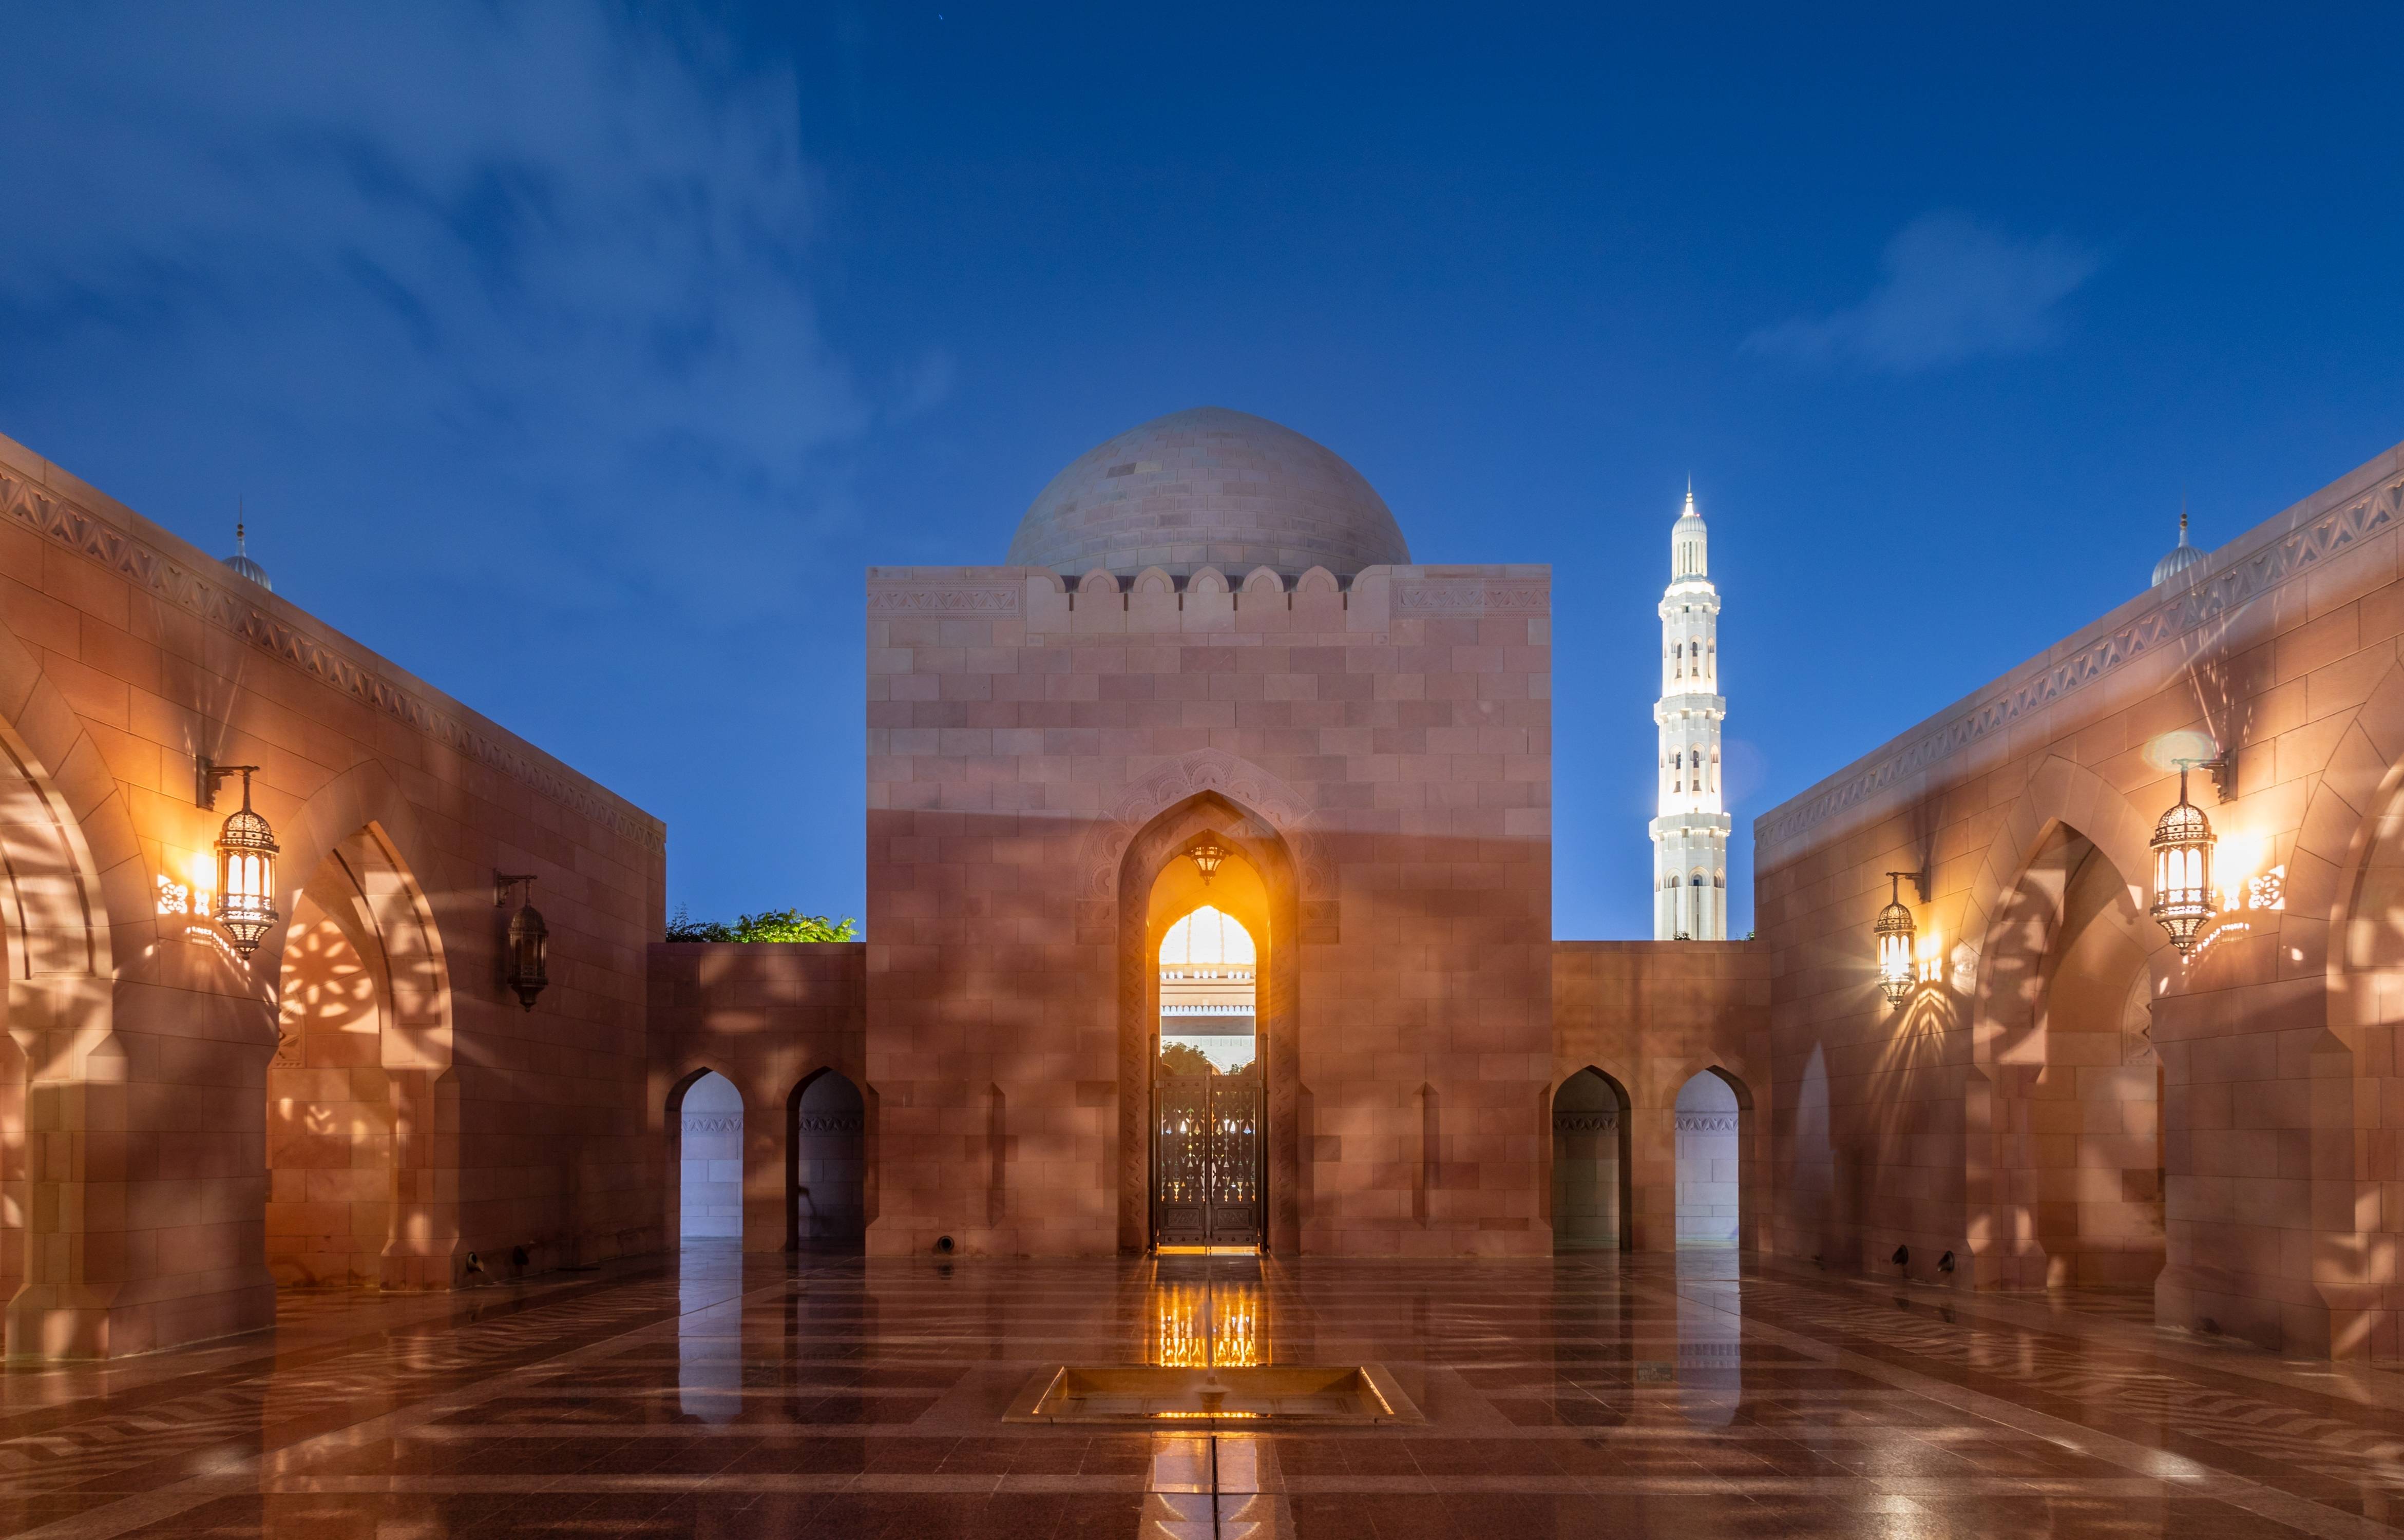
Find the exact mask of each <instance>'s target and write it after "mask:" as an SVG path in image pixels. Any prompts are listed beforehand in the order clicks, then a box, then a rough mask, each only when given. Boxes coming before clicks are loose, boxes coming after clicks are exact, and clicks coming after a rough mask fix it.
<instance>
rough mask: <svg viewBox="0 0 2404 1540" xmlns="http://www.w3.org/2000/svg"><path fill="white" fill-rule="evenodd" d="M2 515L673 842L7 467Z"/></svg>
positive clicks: (339, 685)
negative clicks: (47, 491) (12, 472)
mask: <svg viewBox="0 0 2404 1540" xmlns="http://www.w3.org/2000/svg"><path fill="white" fill-rule="evenodd" d="M0 518H5V519H7V520H10V521H12V522H15V523H18V524H21V525H23V526H24V527H25V528H27V529H30V530H32V531H34V532H35V534H39V535H40V536H42V537H43V538H44V539H46V540H49V541H52V542H54V543H56V544H58V545H61V546H63V547H65V548H68V549H69V550H72V551H74V552H76V553H77V555H79V556H81V557H83V558H85V559H86V560H87V561H91V562H97V563H98V564H99V565H101V566H102V567H104V568H105V569H107V570H108V571H109V572H110V573H112V574H114V575H115V576H119V577H122V578H125V579H126V580H128V581H130V582H132V583H133V584H134V585H136V586H137V587H139V588H141V589H143V590H146V591H147V592H148V593H149V594H151V595H152V596H153V597H154V598H157V599H161V600H163V601H165V602H166V603H168V604H174V605H175V607H176V608H178V609H181V610H184V611H186V612H187V613H189V614H192V615H197V616H199V617H201V618H203V620H206V621H208V622H210V623H211V624H213V625H216V626H218V627H221V628H223V629H224V630H226V631H231V632H232V633H233V634H235V635H236V636H239V637H241V638H243V639H244V640H245V641H246V642H248V643H250V644H251V645H254V646H256V647H258V648H259V649H260V650H261V651H263V652H267V653H272V654H273V655H274V656H275V657H277V658H279V659H283V660H284V661H285V662H287V663H290V664H292V665H293V666H294V667H296V668H298V669H300V670H301V671H302V672H303V673H309V674H311V675H314V677H315V678H316V679H317V680H319V681H320V682H321V683H323V684H325V685H327V686H328V687H331V688H333V689H336V690H339V691H341V692H342V694H344V695H347V696H349V697H350V698H351V699H353V700H355V701H360V702H362V703H364V704H366V705H369V706H371V707H373V708H374V709H376V710H377V711H380V712H382V713H384V715H387V716H390V717H392V718H393V719H395V720H396V721H400V722H405V723H407V724H409V726H411V727H412V728H416V729H417V730H418V731H420V732H422V733H425V734H426V736H428V737H430V738H432V739H434V740H435V741H436V742H440V743H441V744H443V745H444V746H445V747H447V748H451V749H454V750H456V751H458V752H459V753H462V754H465V755H467V756H468V757H470V758H472V759H474V760H476V761H477V762H478V763H479V764H482V765H485V766H488V767H490V768H491V769H493V770H499V771H500V772H501V773H503V774H505V775H508V776H510V778H511V779H513V780H516V781H519V782H522V783H524V784H526V785H528V786H531V787H533V788H534V789H535V790H536V791H537V792H539V793H540V794H541V795H543V796H544V797H547V798H551V799H552V801H554V802H558V803H560V804H561V805H563V806H565V807H568V808H572V809H574V810H575V811H576V812H579V813H580V814H582V815H583V816H585V817H587V818H590V819H592V820H594V822H595V823H599V824H602V825H606V826H608V827H609V828H610V829H612V830H614V831H615V832H616V833H617V834H618V835H619V836H620V837H622V838H623V839H632V840H635V841H636V842H638V843H640V844H643V845H645V846H648V847H649V848H650V849H652V850H660V849H664V848H665V846H666V844H667V825H664V824H663V823H661V822H660V821H659V820H658V819H656V818H652V817H650V816H649V815H648V814H645V813H641V812H636V810H635V809H634V808H632V807H630V806H628V805H626V804H623V803H621V802H619V801H617V800H616V799H615V798H611V797H609V796H608V794H607V793H605V792H603V791H601V790H600V789H599V788H598V787H595V786H593V785H591V784H589V783H581V782H580V781H579V780H578V779H577V778H576V777H573V776H571V775H569V774H567V773H566V772H565V771H564V770H558V769H554V768H553V767H552V766H551V765H548V764H545V763H544V762H542V761H541V760H540V759H538V758H537V757H535V756H533V755H531V754H527V753H524V752H522V751H521V750H519V749H517V748H515V747H513V746H511V745H510V744H509V743H506V742H502V741H501V740H499V739H497V738H495V737H493V736H492V735H490V734H488V733H483V732H480V731H478V730H477V729H476V728H473V727H471V726H469V725H468V723H467V722H465V721H463V720H462V719H460V718H459V717H457V716H454V715H451V714H450V713H449V712H446V711H444V710H442V709H441V708H440V706H438V705H436V704H435V703H434V702H432V701H426V700H423V699H421V698H420V697H419V696H417V695H416V694H415V693H414V692H412V691H411V690H408V689H405V688H403V687H401V686H399V685H398V684H396V683H394V682H393V681H392V680H390V679H386V678H384V676H382V675H381V674H378V673H375V672H374V671H373V670H371V669H369V668H367V667H365V666H363V665H361V664H360V663H358V662H356V661H355V660H353V659H351V658H349V657H347V656H345V655H344V654H343V653H342V652H341V651H339V650H337V649H336V648H335V647H333V646H332V645H329V644H328V643H327V642H325V641H324V640H322V639H320V638H318V637H315V636H313V635H311V634H310V633H309V632H307V631H302V630H301V628H299V627H298V626H295V625H293V624H292V623H291V622H290V621H288V620H286V619H284V618H282V617H279V616H275V615H273V614H270V613H269V612H267V611H265V610H262V609H260V608H259V606H258V605H256V604H251V603H250V602H249V600H248V599H247V598H246V597H245V596H244V595H243V594H242V593H240V592H239V591H237V590H235V589H234V587H233V586H232V585H231V584H229V583H224V582H220V581H218V580H217V578H216V576H214V575H209V574H203V573H202V572H199V571H196V570H194V569H193V568H191V567H189V566H187V565H185V564H184V563H183V562H178V561H176V560H175V558H173V557H171V556H169V555H167V554H166V553H165V552H163V551H161V550H158V549H156V548H153V547H151V546H150V545H149V544H147V542H145V541H143V540H141V539H139V538H137V537H136V536H134V535H133V534H128V533H127V532H125V531H124V530H121V529H119V528H118V527H117V526H116V525H115V524H112V523H110V522H109V521H108V520H105V519H102V518H100V517H98V516H97V515H94V514H92V513H90V512H87V511H86V510H84V509H82V508H79V507H77V506H75V505H74V504H72V503H68V502H65V501H63V499H61V498H58V497H54V496H52V495H51V494H50V493H46V492H44V491H42V490H41V489H39V488H38V487H35V486H33V485H31V484H30V483H28V482H26V481H25V480H24V479H21V478H20V477H16V476H12V475H9V474H8V473H7V472H6V471H0Z"/></svg>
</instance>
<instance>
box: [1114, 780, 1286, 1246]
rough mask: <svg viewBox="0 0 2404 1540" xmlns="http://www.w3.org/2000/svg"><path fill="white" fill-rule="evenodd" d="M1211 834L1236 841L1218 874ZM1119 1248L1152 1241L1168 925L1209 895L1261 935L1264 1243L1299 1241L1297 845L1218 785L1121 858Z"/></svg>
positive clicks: (1164, 817) (1167, 815)
mask: <svg viewBox="0 0 2404 1540" xmlns="http://www.w3.org/2000/svg"><path fill="white" fill-rule="evenodd" d="M1204 839H1213V840H1216V841H1217V842H1218V844H1219V845H1221V846H1222V847H1223V848H1224V849H1225V850H1226V851H1227V857H1226V859H1225V861H1224V862H1223V864H1222V865H1221V866H1220V867H1219V870H1218V872H1217V874H1216V875H1215V876H1214V877H1213V878H1212V879H1211V880H1210V881H1209V882H1207V883H1206V882H1205V881H1203V880H1202V875H1201V871H1200V868H1199V867H1196V866H1195V863H1194V861H1193V860H1192V859H1191V858H1190V857H1189V856H1188V855H1187V854H1186V852H1188V851H1189V850H1192V849H1193V848H1194V847H1195V845H1197V844H1199V843H1201V842H1202V841H1203V840H1204ZM1117 896H1118V914H1119V923H1118V958H1119V1126H1118V1141H1119V1183H1118V1187H1119V1191H1118V1220H1119V1223H1118V1232H1119V1248H1120V1250H1122V1251H1125V1252H1140V1251H1144V1250H1147V1249H1149V1248H1150V1246H1151V1245H1152V1242H1153V1212H1152V1208H1153V1205H1152V1191H1153V1141H1152V1121H1153V1067H1154V1065H1155V1064H1156V1063H1157V1062H1158V1060H1159V1057H1160V1044H1159V1024H1160V961H1159V959H1160V948H1161V943H1162V941H1163V940H1164V939H1166V938H1167V934H1168V930H1169V927H1170V926H1172V925H1174V924H1175V923H1177V922H1178V921H1179V920H1181V919H1182V918H1184V917H1185V916H1186V915H1188V914H1191V913H1193V912H1194V911H1195V909H1201V908H1203V907H1205V906H1206V905H1207V906H1209V907H1210V908H1213V909H1219V910H1220V911H1221V912H1223V913H1224V914H1227V915H1228V916H1230V917H1232V918H1233V919H1234V920H1235V921H1236V922H1237V923H1238V924H1240V925H1241V926H1242V927H1243V928H1244V930H1245V931H1246V932H1247V933H1249V934H1250V936H1251V938H1252V943H1253V946H1254V948H1255V950H1256V953H1257V957H1258V962H1257V964H1256V971H1255V976H1254V977H1255V984H1254V1001H1253V1013H1254V1016H1253V1019H1254V1030H1255V1032H1256V1034H1257V1053H1258V1059H1257V1062H1258V1064H1259V1066H1260V1072H1261V1073H1262V1075H1264V1077H1265V1080H1264V1088H1263V1089H1264V1101H1265V1106H1266V1112H1267V1128H1266V1130H1265V1146H1266V1158H1265V1162H1264V1164H1265V1168H1266V1191H1265V1194H1264V1195H1263V1214H1264V1219H1265V1225H1264V1241H1265V1249H1266V1250H1269V1251H1273V1252H1279V1253H1283V1254H1286V1255H1289V1256H1290V1255H1293V1253H1294V1252H1296V1251H1298V1250H1299V1249H1300V1244H1301V1237H1302V1222H1301V1208H1300V1204H1299V1201H1298V1193H1297V1183H1298V1180H1299V1168H1300V1150H1301V1145H1300V1141H1299V1138H1298V1133H1299V1131H1298V1129H1297V1127H1296V1121H1295V1119H1296V1113H1297V1108H1298V1105H1299V1090H1300V1079H1301V1064H1302V1055H1301V1044H1300V1041H1299V1037H1298V1033H1299V1026H1300V1020H1301V1013H1300V1010H1299V1008H1298V1007H1299V1003H1300V1002H1299V982H1300V978H1301V971H1302V969H1301V956H1300V952H1299V950H1298V947H1297V941H1298V938H1299V936H1300V934H1301V909H1300V898H1299V884H1298V881H1297V872H1296V864H1295V861H1294V858H1293V850H1292V848H1291V847H1290V846H1289V845H1288V843H1287V841H1286V839H1285V838H1284V836H1283V835H1282V834H1280V833H1279V831H1278V829H1277V828H1276V827H1275V826H1274V825H1271V824H1270V823H1269V822H1268V821H1267V820H1266V819H1265V818H1264V817H1262V816H1261V815H1260V814H1258V813H1256V812H1253V811H1252V810H1251V809H1249V808H1247V807H1244V806H1243V805H1241V804H1240V803H1238V802H1236V801H1235V800H1233V799H1231V798H1227V797H1225V796H1223V795H1222V794H1220V793H1218V792H1215V791H1206V792H1200V793H1196V794H1195V795H1194V796H1191V797H1188V798H1184V799H1183V800H1181V801H1180V802H1178V803H1176V804H1175V805H1173V806H1171V807H1169V808H1168V809H1167V811H1165V812H1162V813H1160V814H1159V816H1157V817H1155V818H1153V820H1152V821H1151V822H1150V823H1148V824H1146V825H1144V826H1143V827H1142V828H1141V829H1140V830H1139V831H1138V832H1137V834H1136V836H1135V838H1134V839H1132V840H1131V841H1129V843H1128V845H1127V848H1126V853H1125V855H1124V856H1123V857H1122V858H1121V859H1120V862H1119V872H1118V895H1117Z"/></svg>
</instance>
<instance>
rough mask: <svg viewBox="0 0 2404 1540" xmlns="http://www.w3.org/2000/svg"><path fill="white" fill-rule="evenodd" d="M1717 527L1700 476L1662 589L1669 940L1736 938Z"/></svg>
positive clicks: (1660, 841) (1656, 844)
mask: <svg viewBox="0 0 2404 1540" xmlns="http://www.w3.org/2000/svg"><path fill="white" fill-rule="evenodd" d="M1709 547H1710V531H1709V530H1708V529H1707V527H1706V526H1705V525H1704V523H1703V516H1702V514H1701V513H1699V512H1698V511H1697V509H1696V507H1695V481H1694V478H1693V477H1691V476H1689V477H1688V478H1687V479H1686V504H1685V506H1684V508H1682V509H1680V510H1679V514H1678V519H1677V521H1676V522H1675V523H1674V524H1673V525H1671V526H1670V586H1669V587H1668V588H1667V589H1666V590H1663V592H1662V594H1661V606H1660V614H1661V699H1660V700H1659V701H1656V702H1655V704H1654V707H1653V721H1654V724H1655V725H1656V728H1658V729H1659V736H1660V753H1659V756H1658V757H1659V763H1658V767H1657V771H1656V773H1657V775H1658V777H1659V795H1658V805H1659V809H1660V812H1659V816H1657V817H1656V818H1655V819H1654V820H1653V822H1652V825H1651V833H1652V836H1653V936H1654V938H1655V939H1656V940H1660V941H1721V940H1726V938H1727V846H1728V833H1729V830H1730V828H1731V822H1730V820H1729V818H1728V815H1727V813H1726V812H1725V811H1724V803H1723V801H1722V798H1721V792H1720V724H1721V722H1722V721H1723V720H1724V719H1725V718H1726V715H1727V701H1726V699H1724V698H1723V697H1722V696H1721V695H1720V693H1719V689H1720V644H1719V626H1720V619H1719V617H1720V595H1719V590H1717V589H1715V588H1713V587H1712V579H1711V558H1710V549H1709Z"/></svg>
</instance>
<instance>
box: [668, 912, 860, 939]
mask: <svg viewBox="0 0 2404 1540" xmlns="http://www.w3.org/2000/svg"><path fill="white" fill-rule="evenodd" d="M667 939H668V940H671V941H857V940H859V939H860V925H859V923H858V922H856V921H854V920H853V919H852V918H851V917H850V916H848V915H846V916H845V917H844V918H843V919H841V920H830V919H828V918H827V917H826V916H825V915H823V914H804V913H803V912H802V911H801V910H799V909H768V910H764V911H763V912H762V913H759V914H746V915H742V916H739V917H738V918H737V919H736V920H735V922H734V923H733V924H731V925H730V924H727V923H724V922H723V921H719V920H695V919H694V918H692V916H691V915H689V914H687V913H686V912H685V908H684V906H683V905H682V904H678V906H677V911H676V918H675V919H673V920H671V921H669V922H668V933H667Z"/></svg>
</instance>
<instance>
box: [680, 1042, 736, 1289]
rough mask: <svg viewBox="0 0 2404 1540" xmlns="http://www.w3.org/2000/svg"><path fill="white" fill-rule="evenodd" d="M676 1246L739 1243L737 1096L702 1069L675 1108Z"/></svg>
mask: <svg viewBox="0 0 2404 1540" xmlns="http://www.w3.org/2000/svg"><path fill="white" fill-rule="evenodd" d="M677 1133H678V1138H677V1155H678V1164H677V1241H678V1244H680V1245H691V1244H692V1243H693V1242H720V1241H730V1240H731V1241H736V1242H739V1241H741V1240H742V1239H743V1093H742V1092H741V1091H739V1090H736V1089H734V1082H733V1081H731V1080H729V1079H727V1078H726V1077H725V1076H724V1075H719V1074H717V1073H715V1072H714V1071H707V1070H705V1071H704V1072H702V1074H701V1075H698V1076H696V1077H695V1078H694V1079H693V1080H692V1082H691V1083H690V1084H689V1085H687V1086H686V1087H685V1088H684V1094H683V1097H682V1099H681V1100H680V1101H679V1102H678V1107H677Z"/></svg>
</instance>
